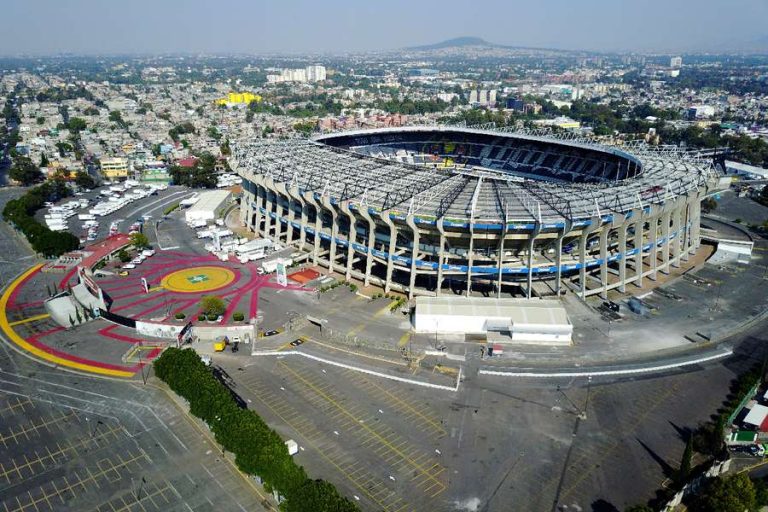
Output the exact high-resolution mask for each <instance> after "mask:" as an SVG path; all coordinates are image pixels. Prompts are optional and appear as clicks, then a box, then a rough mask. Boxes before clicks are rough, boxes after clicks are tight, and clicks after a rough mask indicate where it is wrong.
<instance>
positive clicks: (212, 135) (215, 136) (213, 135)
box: [206, 126, 221, 142]
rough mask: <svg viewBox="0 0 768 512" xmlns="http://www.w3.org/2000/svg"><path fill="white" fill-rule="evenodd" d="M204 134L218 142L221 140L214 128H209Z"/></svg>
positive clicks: (219, 134)
mask: <svg viewBox="0 0 768 512" xmlns="http://www.w3.org/2000/svg"><path fill="white" fill-rule="evenodd" d="M206 133H207V134H208V136H209V137H210V138H212V139H214V140H216V141H217V142H218V140H219V139H221V133H219V130H218V129H217V128H216V127H215V126H209V127H208V129H207V130H206Z"/></svg>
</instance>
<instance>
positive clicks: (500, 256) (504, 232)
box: [496, 221, 507, 299]
mask: <svg viewBox="0 0 768 512" xmlns="http://www.w3.org/2000/svg"><path fill="white" fill-rule="evenodd" d="M506 236H507V222H506V221H504V222H503V223H502V224H501V232H500V233H499V249H498V252H499V254H498V257H497V258H496V265H497V267H498V272H497V273H496V298H499V299H500V298H501V283H502V282H503V279H504V241H505V240H504V239H505V238H506Z"/></svg>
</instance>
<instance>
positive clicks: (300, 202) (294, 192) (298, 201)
mask: <svg viewBox="0 0 768 512" xmlns="http://www.w3.org/2000/svg"><path fill="white" fill-rule="evenodd" d="M288 194H289V197H291V198H292V199H293V208H291V220H292V221H294V222H295V221H296V211H295V208H296V206H299V208H300V209H301V212H300V215H301V221H300V222H299V227H298V230H299V233H298V235H297V236H298V240H299V244H298V246H299V248H300V249H301V248H302V247H304V240H305V238H304V237H305V231H304V228H305V227H306V225H307V214H306V209H307V208H306V205H305V204H304V199H302V197H301V192H299V189H298V187H294V188H289V189H288ZM292 232H293V228H291V230H290V231H289V233H292ZM291 241H292V238H289V240H288V243H291Z"/></svg>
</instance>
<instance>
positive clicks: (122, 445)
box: [0, 392, 263, 512]
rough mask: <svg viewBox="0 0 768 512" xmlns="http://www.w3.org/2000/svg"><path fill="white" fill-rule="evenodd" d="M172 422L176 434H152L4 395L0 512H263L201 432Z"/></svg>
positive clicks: (97, 416) (1, 397)
mask: <svg viewBox="0 0 768 512" xmlns="http://www.w3.org/2000/svg"><path fill="white" fill-rule="evenodd" d="M167 420H168V421H169V422H170V423H171V424H173V425H174V427H173V431H172V432H171V431H165V430H164V428H163V426H159V427H155V428H154V429H152V428H150V429H148V430H146V431H144V428H145V427H142V422H140V423H132V422H129V425H130V426H126V424H123V423H122V422H121V420H120V419H118V418H116V417H114V416H110V415H100V414H97V413H94V412H85V411H83V410H80V409H75V408H72V407H67V406H66V405H64V404H61V405H56V404H53V403H51V402H50V401H40V400H38V399H36V398H35V397H30V396H23V395H20V394H16V395H9V394H4V393H1V392H0V512H49V511H56V510H95V511H99V512H164V511H168V510H193V511H197V510H200V511H203V510H232V511H235V510H237V511H242V510H263V507H262V506H261V500H262V499H263V498H261V497H260V496H259V495H258V494H257V493H256V492H255V491H256V490H255V489H254V488H253V486H252V485H250V484H248V483H247V481H246V479H244V478H243V477H242V476H241V475H239V474H238V473H237V472H236V470H234V468H232V467H231V466H230V465H229V463H227V462H226V461H224V460H222V459H221V454H220V452H219V451H218V450H210V449H208V448H206V447H205V444H206V443H205V442H204V441H202V440H201V439H200V431H199V430H196V428H194V427H193V426H192V425H191V424H190V423H187V422H185V421H178V419H173V416H172V415H171V416H167ZM136 428H139V430H138V431H136ZM150 432H151V433H150ZM182 438H183V439H184V441H182ZM208 468H210V470H209V469H208ZM190 475H192V476H190ZM193 477H194V479H193ZM214 504H215V506H214Z"/></svg>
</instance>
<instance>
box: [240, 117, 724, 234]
mask: <svg viewBox="0 0 768 512" xmlns="http://www.w3.org/2000/svg"><path fill="white" fill-rule="evenodd" d="M232 156H233V161H234V163H235V165H236V167H237V168H238V170H239V171H240V172H243V171H246V172H250V173H253V174H255V175H262V176H265V177H268V178H271V179H272V180H273V181H274V182H275V183H285V184H287V185H288V186H292V187H298V189H299V190H300V191H301V192H302V193H305V192H314V193H316V194H318V195H321V196H324V197H328V198H329V199H330V201H331V203H334V204H336V203H339V202H345V201H346V202H348V203H350V204H351V205H353V206H356V207H361V206H362V207H367V208H368V209H369V210H374V211H379V212H382V211H390V212H395V213H401V214H410V215H414V216H417V217H419V218H422V219H428V218H433V219H438V218H441V217H444V218H447V219H452V220H453V219H455V220H458V221H469V222H476V223H482V222H486V223H503V222H506V223H510V222H512V223H514V222H536V221H538V222H541V223H557V222H562V221H564V220H570V221H574V220H580V219H588V218H592V217H595V216H605V215H612V214H625V213H627V212H629V211H631V210H633V209H637V208H647V207H648V206H650V205H652V204H663V203H665V202H666V201H668V200H669V199H671V198H674V197H676V196H680V195H685V194H687V193H689V192H692V191H696V190H697V189H699V188H700V187H702V186H704V185H705V183H706V181H707V179H708V178H709V177H710V176H709V171H708V166H706V165H703V164H702V162H700V161H697V160H696V159H692V158H688V157H686V156H685V153H684V152H681V151H672V150H652V149H650V148H647V147H643V146H637V147H636V148H635V150H633V151H632V152H628V151H622V150H619V149H617V148H614V147H609V146H601V145H597V144H592V143H585V142H578V141H573V140H564V139H558V138H552V137H541V136H533V135H527V134H523V133H514V132H512V133H503V132H495V131H488V130H479V129H470V128H455V127H439V126H424V127H400V128H387V129H374V130H360V131H351V132H343V133H338V134H331V135H323V136H318V137H316V138H315V139H314V140H306V139H290V140H257V141H242V142H239V143H237V144H236V145H234V149H233V155H232Z"/></svg>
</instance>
